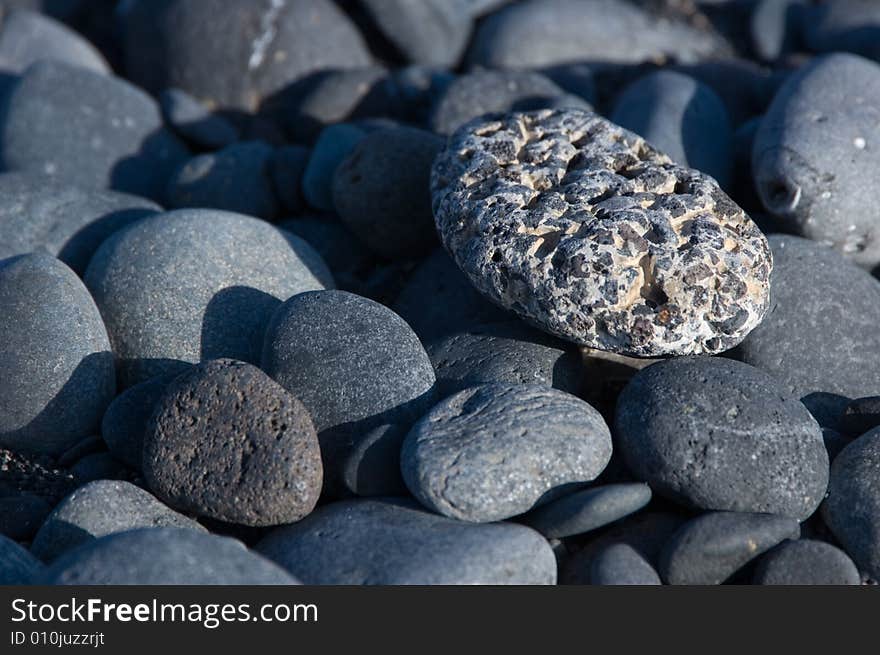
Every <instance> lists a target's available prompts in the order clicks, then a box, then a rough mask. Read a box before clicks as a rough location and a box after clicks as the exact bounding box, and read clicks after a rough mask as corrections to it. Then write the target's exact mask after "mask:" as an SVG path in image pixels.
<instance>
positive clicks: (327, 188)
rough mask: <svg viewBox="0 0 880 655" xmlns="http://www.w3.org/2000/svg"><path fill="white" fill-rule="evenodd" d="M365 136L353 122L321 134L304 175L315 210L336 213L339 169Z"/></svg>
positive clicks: (304, 185)
mask: <svg viewBox="0 0 880 655" xmlns="http://www.w3.org/2000/svg"><path fill="white" fill-rule="evenodd" d="M365 136H366V131H365V130H363V129H361V128H360V127H357V126H356V125H352V124H350V123H337V124H335V125H330V126H329V127H327V128H325V129H324V130H322V131H321V134H320V135H319V136H318V140H317V141H315V144H314V146H312V151H311V154H310V155H309V161H308V163H307V164H306V168H305V171H303V176H302V193H303V197H304V198H305V199H306V202H307V203H308V204H309V205H310V206H311V207H314V208H315V209H320V210H321V211H326V212H329V211H332V210H333V178H334V174H335V172H336V168H337V167H338V166H339V165H340V164H341V163H342V162H343V161H344V160H345V158H346V157H348V155H349V153H350V152H351V151H352V150H354V147H355V146H356V145H357V144H358V142H359V141H360V140H361V139H363V138H364V137H365Z"/></svg>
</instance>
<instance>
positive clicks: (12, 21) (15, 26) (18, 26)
mask: <svg viewBox="0 0 880 655" xmlns="http://www.w3.org/2000/svg"><path fill="white" fill-rule="evenodd" d="M38 61H58V62H61V63H64V64H68V65H70V66H77V67H80V68H84V69H88V70H92V71H95V72H96V73H101V74H105V75H106V74H109V73H110V66H109V64H107V61H106V60H105V59H104V57H103V55H101V53H100V52H98V50H97V49H96V48H95V47H94V46H93V45H92V44H91V43H89V42H88V41H87V40H86V39H84V38H83V37H82V36H80V35H79V34H77V33H76V32H75V31H73V30H72V29H70V28H69V27H67V26H66V25H64V24H63V23H60V22H58V21H56V20H54V19H53V18H51V17H49V16H46V15H44V14H42V13H38V12H36V11H27V10H25V9H14V10H13V11H10V12H8V13H6V12H4V15H3V20H2V23H0V69H2V70H5V71H9V72H11V73H16V74H21V73H23V72H24V71H25V70H26V69H27V68H28V66H30V65H31V64H33V63H35V62H38Z"/></svg>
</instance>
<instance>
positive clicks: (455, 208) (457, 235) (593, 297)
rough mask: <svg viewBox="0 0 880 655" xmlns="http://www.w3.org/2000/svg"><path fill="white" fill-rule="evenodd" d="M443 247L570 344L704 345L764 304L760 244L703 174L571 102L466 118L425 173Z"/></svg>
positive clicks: (753, 317) (668, 350)
mask: <svg viewBox="0 0 880 655" xmlns="http://www.w3.org/2000/svg"><path fill="white" fill-rule="evenodd" d="M432 191H433V198H434V216H435V220H436V223H437V229H438V231H439V233H440V236H441V239H442V240H443V243H444V245H445V246H446V248H447V250H449V251H450V253H451V254H452V256H453V258H454V259H455V260H456V262H457V264H458V265H459V267H461V269H462V270H463V271H464V272H465V273H466V274H467V275H468V277H469V278H470V280H471V282H472V283H473V284H474V285H475V286H476V287H477V288H478V289H479V290H480V291H482V292H483V293H484V294H486V295H487V296H488V297H489V298H490V299H492V300H493V301H495V302H496V303H498V304H500V305H502V306H504V307H506V308H509V309H512V310H514V311H515V312H516V313H517V314H519V315H520V316H522V317H523V318H525V319H526V320H528V321H530V322H533V323H535V324H536V325H539V326H540V327H541V328H542V329H544V330H546V331H548V332H551V333H553V334H557V335H559V336H561V337H563V338H566V339H569V340H571V341H576V342H578V343H581V344H583V345H587V346H591V347H595V348H599V349H602V350H612V351H615V352H623V353H626V354H633V355H639V356H652V355H672V354H675V355H683V354H691V353H704V352H705V353H716V352H720V351H722V350H726V349H728V348H730V347H732V346H734V345H736V344H737V343H739V341H741V340H742V338H743V337H744V336H745V335H746V334H748V332H749V331H750V330H751V329H752V328H754V327H755V325H757V324H758V323H759V322H760V320H761V318H762V317H763V316H764V312H765V311H766V308H767V305H768V304H769V284H768V282H769V277H770V270H771V268H772V260H771V255H770V249H769V247H768V245H767V241H766V239H765V238H764V236H763V234H761V232H760V230H759V229H758V228H757V226H756V225H755V224H754V223H753V222H752V221H751V220H750V219H749V218H748V216H746V215H745V214H744V213H743V211H742V210H741V209H740V208H739V207H737V206H736V205H735V204H734V203H733V201H731V200H730V198H728V197H727V195H725V194H724V192H723V191H721V189H720V188H719V187H718V185H717V184H716V183H715V181H714V180H712V179H711V178H709V177H707V176H705V175H703V174H702V173H699V172H698V171H694V170H691V169H687V168H683V167H681V166H678V165H676V164H673V163H672V162H671V161H670V160H669V158H668V157H666V156H665V155H663V154H662V153H660V152H658V151H657V150H655V149H654V148H652V147H651V146H650V145H648V144H647V143H646V142H645V141H644V140H643V139H641V138H639V137H637V136H636V135H634V134H632V133H631V132H627V131H626V130H623V129H621V128H619V127H617V126H615V125H614V124H612V123H609V122H608V121H606V120H604V119H602V118H600V117H599V116H597V115H595V114H591V113H587V112H583V111H577V110H561V111H550V110H545V111H537V112H530V113H520V114H509V115H507V116H504V117H500V118H491V117H490V118H486V119H483V120H478V121H474V122H472V123H469V124H468V125H467V126H465V127H463V128H461V129H460V130H459V131H458V132H457V133H456V134H455V135H453V136H452V137H451V139H450V142H449V145H448V146H447V149H446V150H445V151H444V152H443V153H442V154H441V155H440V156H439V157H438V158H437V160H436V162H435V164H434V171H433V174H432Z"/></svg>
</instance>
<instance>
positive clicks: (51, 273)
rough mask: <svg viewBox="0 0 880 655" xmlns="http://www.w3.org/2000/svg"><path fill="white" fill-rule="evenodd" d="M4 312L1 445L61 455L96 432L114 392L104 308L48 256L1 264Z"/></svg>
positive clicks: (0, 322)
mask: <svg viewBox="0 0 880 655" xmlns="http://www.w3.org/2000/svg"><path fill="white" fill-rule="evenodd" d="M0 307H3V311H2V312H0V370H2V371H3V375H2V376H0V407H2V408H3V411H2V412H0V446H5V447H7V448H12V449H15V450H21V451H23V452H33V453H46V454H55V455H58V454H61V453H63V452H64V451H65V450H67V448H69V447H70V446H72V445H73V444H75V443H76V442H77V441H79V440H80V439H81V438H82V437H85V436H87V435H89V434H94V432H95V431H96V430H97V428H98V425H99V423H100V421H101V416H103V414H104V410H105V409H106V408H107V405H108V404H109V403H110V401H111V400H112V399H113V395H114V393H115V389H116V382H115V376H114V370H113V354H112V353H111V350H110V341H109V340H108V338H107V331H106V329H105V328H104V323H103V322H102V321H101V316H100V314H99V313H98V308H97V307H96V306H95V302H94V301H93V300H92V298H91V296H89V293H88V291H87V290H86V288H85V287H84V286H83V284H82V282H81V281H80V279H79V278H78V277H77V276H76V274H75V273H74V272H73V271H71V270H70V269H69V268H68V267H67V266H65V265H64V264H62V263H61V262H60V261H58V260H57V259H55V258H54V257H52V256H51V255H48V254H42V253H35V254H30V255H20V256H17V257H11V258H9V259H4V260H2V261H0Z"/></svg>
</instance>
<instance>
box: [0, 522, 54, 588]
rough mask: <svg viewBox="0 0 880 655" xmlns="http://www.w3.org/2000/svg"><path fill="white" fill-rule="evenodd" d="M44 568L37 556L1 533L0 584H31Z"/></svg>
mask: <svg viewBox="0 0 880 655" xmlns="http://www.w3.org/2000/svg"><path fill="white" fill-rule="evenodd" d="M43 568H44V567H43V564H42V563H41V562H40V561H39V560H38V559H37V558H36V557H34V556H33V555H31V554H30V553H29V552H28V551H26V550H25V549H24V548H22V547H21V546H19V545H18V544H17V543H15V542H14V541H13V540H12V539H10V538H9V537H4V536H3V535H2V534H0V585H26V584H31V583H32V582H33V581H34V579H35V578H36V577H37V576H38V575H40V574H41V573H42V571H43Z"/></svg>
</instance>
